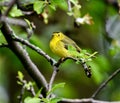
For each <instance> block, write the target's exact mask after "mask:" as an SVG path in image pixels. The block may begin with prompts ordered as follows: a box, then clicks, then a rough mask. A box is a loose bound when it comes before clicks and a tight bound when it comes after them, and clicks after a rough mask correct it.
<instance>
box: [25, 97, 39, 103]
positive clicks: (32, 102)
mask: <svg viewBox="0 0 120 103" xmlns="http://www.w3.org/2000/svg"><path fill="white" fill-rule="evenodd" d="M40 101H41V99H40V98H36V97H34V98H32V97H26V98H25V100H24V103H40Z"/></svg>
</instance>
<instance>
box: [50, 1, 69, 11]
mask: <svg viewBox="0 0 120 103" xmlns="http://www.w3.org/2000/svg"><path fill="white" fill-rule="evenodd" d="M51 4H52V5H54V6H58V7H59V8H61V9H63V10H67V8H68V5H67V2H66V0H51Z"/></svg>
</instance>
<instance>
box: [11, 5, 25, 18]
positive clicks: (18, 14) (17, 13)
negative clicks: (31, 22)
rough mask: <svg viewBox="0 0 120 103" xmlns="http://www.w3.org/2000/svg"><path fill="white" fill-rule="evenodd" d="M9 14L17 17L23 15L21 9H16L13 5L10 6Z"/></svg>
mask: <svg viewBox="0 0 120 103" xmlns="http://www.w3.org/2000/svg"><path fill="white" fill-rule="evenodd" d="M9 14H10V16H12V17H19V16H23V13H22V11H21V10H19V9H17V6H14V7H13V8H12V10H11V11H10V13H9Z"/></svg>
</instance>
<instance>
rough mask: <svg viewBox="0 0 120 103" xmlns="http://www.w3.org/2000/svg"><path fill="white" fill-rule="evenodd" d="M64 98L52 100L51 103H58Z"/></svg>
mask: <svg viewBox="0 0 120 103" xmlns="http://www.w3.org/2000/svg"><path fill="white" fill-rule="evenodd" d="M61 99H62V98H52V99H51V100H50V103H58V102H59V101H60V100H61Z"/></svg>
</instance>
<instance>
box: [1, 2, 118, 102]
mask: <svg viewBox="0 0 120 103" xmlns="http://www.w3.org/2000/svg"><path fill="white" fill-rule="evenodd" d="M108 1H109V0H108ZM113 1H116V0H113ZM115 3H116V2H115ZM115 3H111V2H107V0H89V1H87V0H80V4H81V6H82V8H81V14H82V15H84V14H86V13H89V14H90V15H91V16H92V17H93V21H94V24H93V25H86V24H85V25H80V27H78V28H77V27H74V18H73V17H71V16H68V15H67V13H66V10H65V8H63V6H59V7H58V8H57V9H56V11H52V10H51V11H49V17H48V24H45V23H44V22H43V19H42V18H41V17H40V16H39V17H38V16H37V15H36V14H33V15H31V16H25V17H24V16H22V17H21V18H26V19H28V20H29V21H30V22H33V23H34V24H35V26H36V29H35V32H34V35H33V36H32V37H31V38H30V42H31V43H33V44H35V45H36V46H39V47H40V48H41V49H42V50H43V51H45V52H46V53H47V54H48V55H50V56H51V57H53V58H54V59H56V60H58V59H59V57H57V56H56V55H54V54H53V53H52V52H51V50H50V48H49V41H50V38H51V35H52V33H53V32H55V31H61V32H63V33H64V34H66V35H67V36H69V37H70V38H72V39H73V40H74V41H75V42H76V43H77V44H78V45H79V46H80V47H81V48H83V49H87V50H88V51H89V52H91V53H92V52H94V51H97V52H98V54H97V57H96V58H94V59H93V61H92V62H89V64H90V66H91V69H92V77H91V78H87V77H86V75H85V73H84V71H83V68H82V66H81V65H80V64H79V65H77V64H76V63H75V62H73V61H71V60H68V61H66V62H64V63H63V64H62V65H61V66H60V71H59V72H58V74H57V77H56V79H55V83H60V82H65V83H66V84H65V87H64V88H60V89H58V90H56V91H55V93H56V94H57V95H58V96H60V97H65V98H89V97H90V96H91V95H92V94H93V93H94V92H95V90H96V89H97V88H98V87H99V85H100V84H101V83H102V82H103V81H105V80H106V79H107V78H108V77H109V76H110V75H111V74H112V73H113V72H114V71H115V70H117V69H118V68H119V67H120V63H119V62H120V52H119V51H120V29H119V27H120V16H119V14H118V7H117V5H114V4H115ZM11 27H12V28H13V30H14V32H15V33H16V35H18V36H20V37H23V38H25V39H26V37H27V35H26V34H27V33H26V31H25V29H24V28H21V27H19V26H16V25H11ZM5 42H6V41H5V39H4V37H3V35H2V33H1V32H0V43H5ZM27 50H28V52H29V55H30V57H31V59H32V61H33V62H34V63H35V64H36V65H37V66H38V68H39V69H40V71H41V72H42V73H43V74H44V76H45V77H46V79H47V81H49V79H50V77H51V74H52V67H51V65H50V63H49V62H48V61H47V60H46V59H45V58H43V57H42V56H40V55H39V54H37V53H36V52H35V51H33V50H31V49H30V48H27ZM18 71H22V72H23V74H24V76H25V79H26V80H28V81H29V80H32V79H31V77H30V76H29V75H28V74H27V72H26V71H25V69H24V68H23V66H22V64H21V63H20V61H19V59H18V58H17V57H16V56H15V55H14V54H13V53H12V52H11V51H10V50H9V49H8V48H0V103H17V102H18V101H17V99H16V98H17V96H18V95H19V94H20V90H21V87H20V86H19V85H18V84H17V82H16V81H17V79H16V76H17V72H18ZM55 83H54V84H55ZM97 99H100V100H107V101H117V100H119V101H120V75H119V74H118V75H117V76H116V77H115V78H114V79H112V80H111V81H110V82H109V83H108V85H107V86H106V87H105V88H104V89H103V90H102V91H101V92H100V93H99V95H98V96H97Z"/></svg>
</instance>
